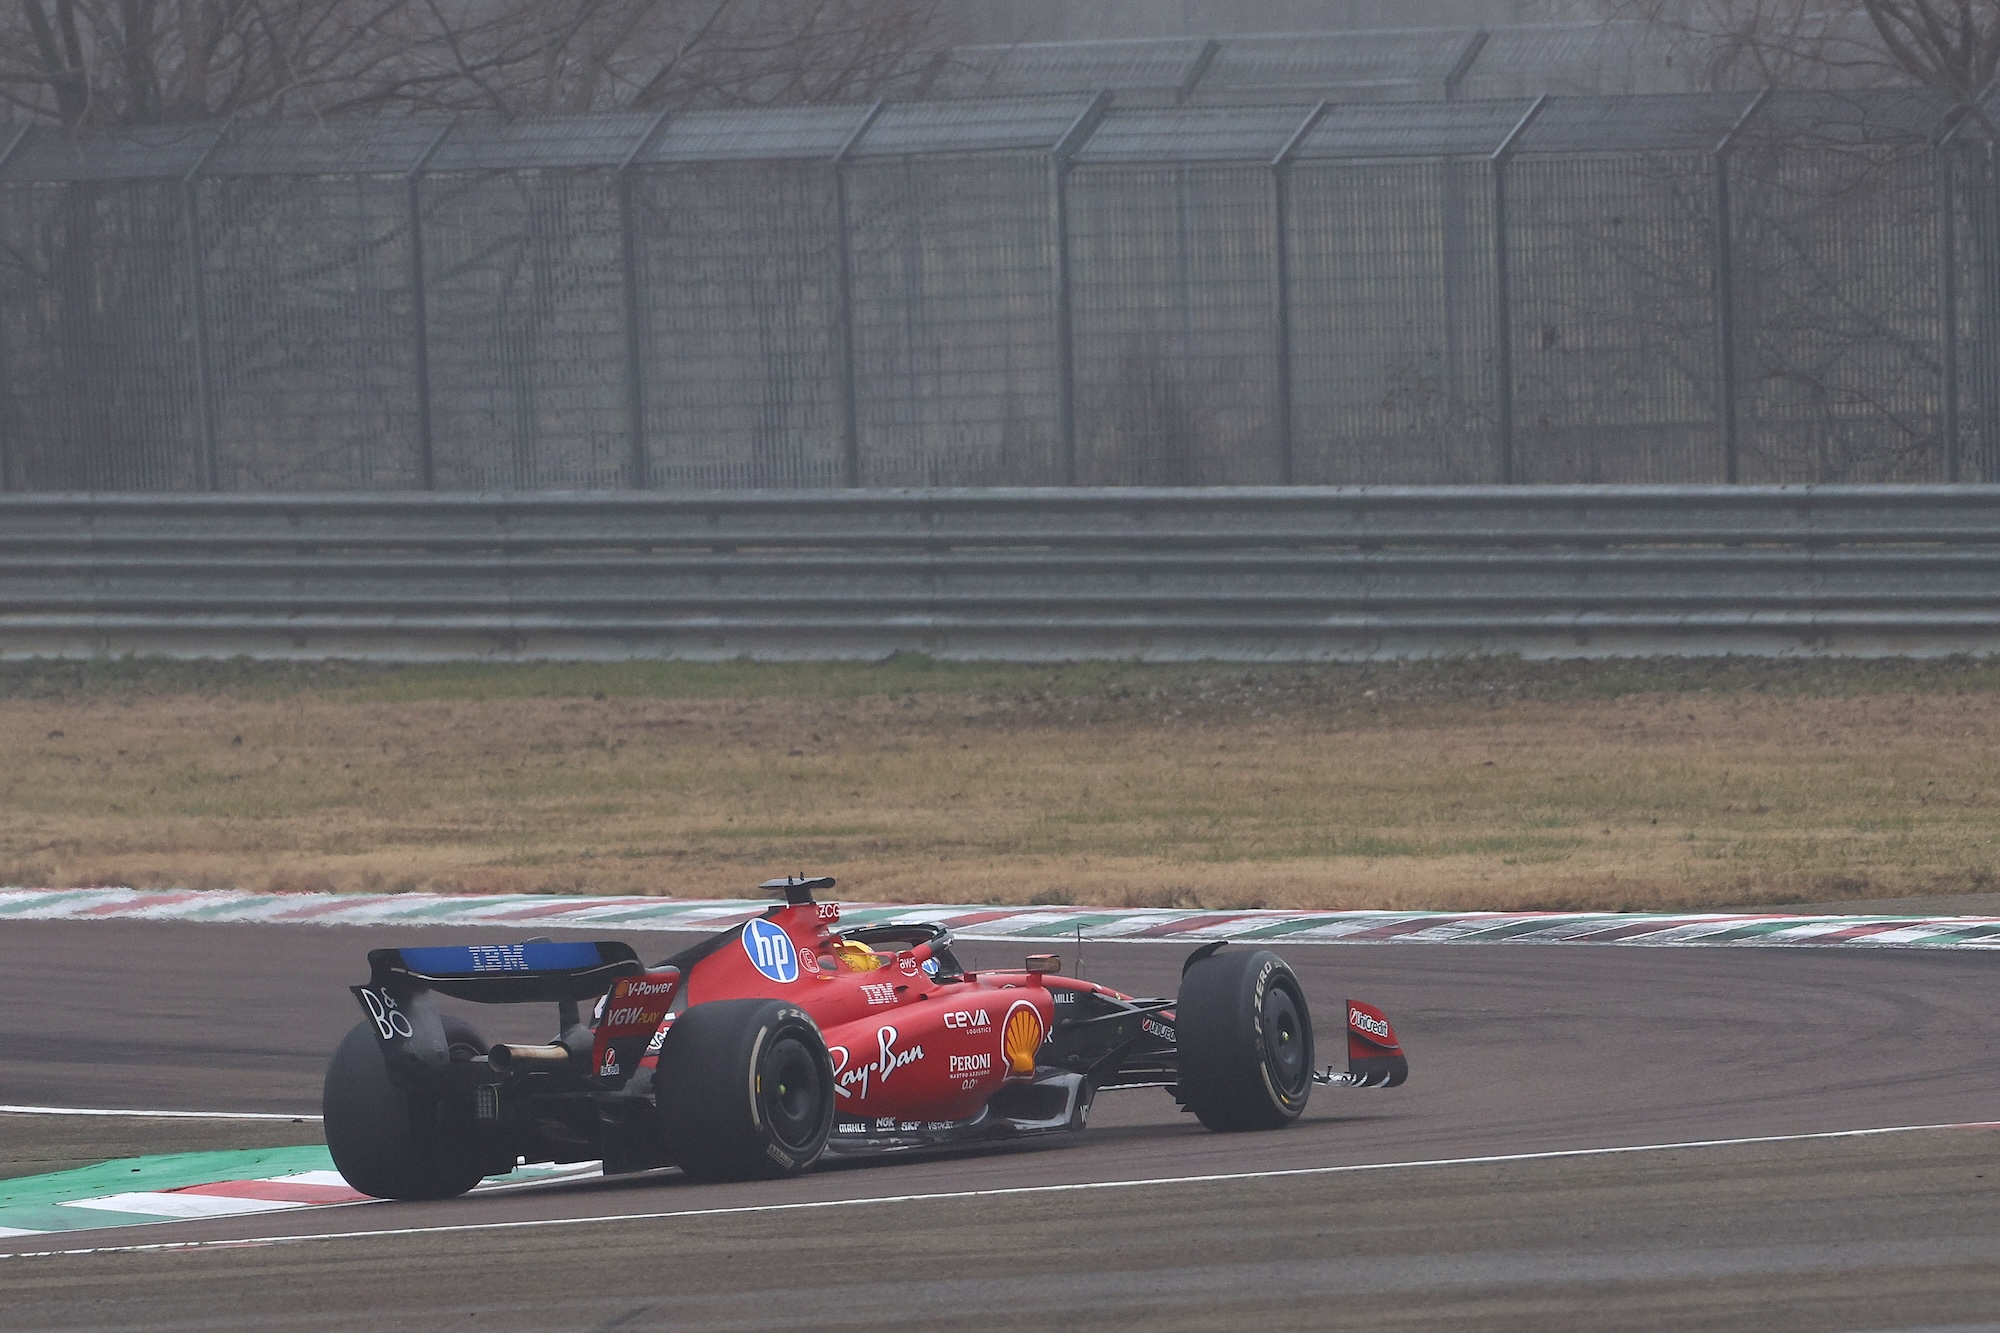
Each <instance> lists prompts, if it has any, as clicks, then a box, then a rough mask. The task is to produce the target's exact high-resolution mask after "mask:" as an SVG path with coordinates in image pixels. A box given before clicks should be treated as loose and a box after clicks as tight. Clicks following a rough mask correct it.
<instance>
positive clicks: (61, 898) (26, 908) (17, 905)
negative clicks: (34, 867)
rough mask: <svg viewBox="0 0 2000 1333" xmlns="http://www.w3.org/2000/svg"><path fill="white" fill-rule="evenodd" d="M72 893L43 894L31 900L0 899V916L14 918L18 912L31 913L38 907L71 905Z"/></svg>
mask: <svg viewBox="0 0 2000 1333" xmlns="http://www.w3.org/2000/svg"><path fill="white" fill-rule="evenodd" d="M76 899H77V895H76V894H74V893H44V894H40V895H38V896H36V897H33V898H7V899H0V916H14V915H16V914H17V913H20V912H32V911H34V910H35V909H36V908H38V907H51V906H55V905H57V904H60V903H73V902H75V901H76Z"/></svg>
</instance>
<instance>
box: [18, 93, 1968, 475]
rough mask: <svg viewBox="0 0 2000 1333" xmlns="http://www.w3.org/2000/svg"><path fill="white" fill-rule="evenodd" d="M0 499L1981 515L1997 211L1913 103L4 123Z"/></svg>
mask: <svg viewBox="0 0 2000 1333" xmlns="http://www.w3.org/2000/svg"><path fill="white" fill-rule="evenodd" d="M0 480H4V484H5V486H6V487H7V488H8V489H12V490H16V491H51V490H132V491H232V492H325V491H339V490H426V489H434V490H457V491H538V490H617V489H634V490H712V489H742V488H800V487H842V486H846V487H857V486H859V487H888V486H942V485H949V486H1050V485H1087V486H1121V485H1124V486H1186V485H1199V486H1207V485H1232V486H1233V485H1315V484H1321V485H1323V484H1479V483H1493V482H1502V483H1668V484H1705V483H1725V482H1745V483H1752V482H1954V481H1980V480H2000V174H1996V170H1995V167H1994V160H1993V145H1991V144H1989V143H1987V142H1986V141H1985V140H1984V139H1983V138H1982V137H1980V136H1979V135H1978V134H1977V133H1976V130H1975V127H1974V126H1972V125H1970V124H1965V125H1960V126H1956V127H1954V125H1953V123H1952V119H1951V117H1950V115H1949V114H1948V108H1947V107H1945V106H1944V105H1942V104H1941V103H1939V102H1938V101H1937V100H1936V99H1934V98H1932V97H1930V96H1929V95H1927V94H1925V93H1922V92H1919V91H1915V90H1856V91H1850V92H1843V93H1838V94H1832V93H1826V94H1780V95H1768V96H1760V95H1755V94H1747V93H1746V94H1717V95H1660V96H1640V97H1621V98H1581V97H1578V98H1562V97H1558V98H1541V99H1526V98H1521V99H1511V100H1509V99H1501V100H1486V101H1479V100H1459V101H1450V102H1435V103H1413V102H1403V103H1379V102H1378V103H1348V104H1338V105H1336V104H1328V103H1319V104H1316V105H1299V106H1283V105H1268V104H1259V105H1241V106H1216V105H1178V106H1151V107H1148V106H1124V105H1114V104H1113V103H1112V102H1111V100H1110V99H1109V98H1107V97H1105V96H1101V95H1100V96H1083V95H1078V96H1040V97H1018V98H1003V99H989V100H983V101H981V100H974V101H955V102H954V101H932V102H911V103H889V104H878V105H875V106H869V107H860V106H815V107H789V108H770V109H746V110H736V111H699V112H686V113H673V114H667V115H660V114H655V113H621V114H611V115H597V116H587V117H564V118H548V119H541V120H526V121H516V122H508V123H502V122H492V121H485V120H479V119H473V118H467V119H458V120H426V119H423V118H405V119H383V120H367V121H353V122H342V121H322V122H311V123H306V122H270V123H255V124H252V123H239V124H232V125H228V126H186V127H177V128H150V129H146V130H135V131H128V132H123V133H118V134H99V135H94V136H91V137H81V138H78V137H70V136H67V135H64V134H62V133H60V132H57V131H53V130H48V129H33V130H28V131H24V132H22V133H21V134H19V135H18V136H17V137H15V138H14V139H13V140H12V142H11V143H7V144H0Z"/></svg>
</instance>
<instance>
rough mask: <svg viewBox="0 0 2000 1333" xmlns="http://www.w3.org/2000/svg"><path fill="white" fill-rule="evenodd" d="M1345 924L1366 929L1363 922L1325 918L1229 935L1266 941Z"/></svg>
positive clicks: (1283, 923) (1280, 923)
mask: <svg viewBox="0 0 2000 1333" xmlns="http://www.w3.org/2000/svg"><path fill="white" fill-rule="evenodd" d="M1347 924H1353V925H1356V926H1360V927H1361V928H1363V929H1366V928H1367V927H1366V923H1364V922H1359V921H1356V922H1352V923H1349V922H1348V921H1346V919H1345V918H1342V917H1327V918H1325V919H1323V920H1319V921H1313V920H1306V921H1273V922H1271V923H1269V924H1268V925H1262V926H1253V927H1252V928H1251V929H1249V930H1244V931H1237V932H1235V933H1233V934H1232V935H1231V938H1232V939H1240V940H1268V939H1275V938H1277V937H1279V936H1283V935H1296V934H1298V933H1299V932H1300V931H1302V930H1318V929H1319V928H1320V927H1322V926H1333V925H1347Z"/></svg>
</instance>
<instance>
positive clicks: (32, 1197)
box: [0, 1144, 333, 1231]
mask: <svg viewBox="0 0 2000 1333" xmlns="http://www.w3.org/2000/svg"><path fill="white" fill-rule="evenodd" d="M331 1170H333V1158H332V1157H331V1156H329V1155H328V1153H327V1151H326V1149H325V1148H324V1147H321V1146H320V1145H318V1144H312V1145H308V1146H306V1147H294V1148H251V1149H246V1150H239V1151H235V1152H182V1153H166V1154H162V1155H159V1156H153V1157H121V1158H119V1159H117V1160H116V1161H110V1162H99V1163H98V1164H97V1165H96V1166H80V1167H76V1168H75V1169H73V1170H70V1171H56V1172H53V1173H51V1174H49V1175H45V1176H21V1177H19V1178H17V1179H14V1180H0V1227H18V1228H20V1229H21V1230H23V1231H77V1230H82V1229H85V1228H89V1227H104V1226H125V1225H130V1223H127V1222H121V1221H119V1220H118V1218H119V1216H120V1215H119V1214H116V1213H107V1212H99V1211H93V1210H90V1209H78V1208H60V1207H57V1205H58V1204H63V1203H69V1202H72V1201H73V1200H77V1199H101V1198H103V1197H105V1196H106V1195H108V1194H127V1193H130V1192H132V1191H135V1190H177V1189H185V1188H186V1187H188V1186H189V1185H212V1184H214V1183H215V1182H216V1181H218V1180H261V1179H263V1178H265V1177H266V1176H291V1175H297V1174H298V1173H299V1172H301V1171H331ZM140 1217H141V1215H140V1214H133V1218H134V1220H137V1219H138V1218H140ZM107 1219H110V1220H107Z"/></svg>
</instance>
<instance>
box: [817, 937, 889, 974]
mask: <svg viewBox="0 0 2000 1333" xmlns="http://www.w3.org/2000/svg"><path fill="white" fill-rule="evenodd" d="M827 952H828V953H830V954H832V955H833V957H834V960H835V961H836V962H838V963H839V964H840V966H841V967H843V968H845V969H847V970H848V971H849V972H873V971H874V970H875V969H876V968H878V967H880V966H882V964H884V963H886V962H888V961H889V960H888V959H886V958H884V957H883V956H882V955H881V954H879V953H876V952H875V951H874V950H873V949H871V948H869V947H868V946H867V945H865V944H862V943H860V942H858V941H856V940H839V941H836V942H835V943H834V944H832V945H829V946H828V948H827Z"/></svg>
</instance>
